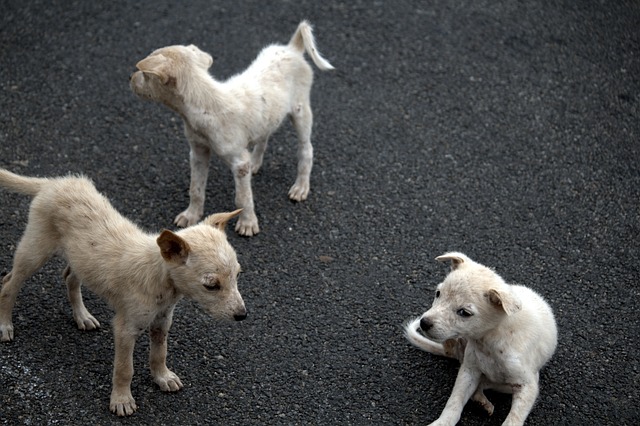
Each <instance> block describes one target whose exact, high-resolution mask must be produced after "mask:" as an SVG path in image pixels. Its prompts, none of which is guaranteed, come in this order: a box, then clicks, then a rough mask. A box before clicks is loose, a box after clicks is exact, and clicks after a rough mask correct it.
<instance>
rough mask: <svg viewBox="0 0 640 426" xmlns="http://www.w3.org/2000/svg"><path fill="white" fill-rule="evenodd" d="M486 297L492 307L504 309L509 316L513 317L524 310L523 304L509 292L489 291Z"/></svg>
mask: <svg viewBox="0 0 640 426" xmlns="http://www.w3.org/2000/svg"><path fill="white" fill-rule="evenodd" d="M485 296H486V297H487V299H489V302H490V303H491V305H493V306H494V307H496V308H498V309H502V310H503V311H504V312H505V313H506V314H507V315H512V314H515V313H516V312H518V311H519V310H520V309H522V303H521V302H520V299H518V298H517V297H516V296H515V295H513V294H512V293H511V292H509V291H498V290H495V289H491V290H489V291H488V292H487V293H486V294H485Z"/></svg>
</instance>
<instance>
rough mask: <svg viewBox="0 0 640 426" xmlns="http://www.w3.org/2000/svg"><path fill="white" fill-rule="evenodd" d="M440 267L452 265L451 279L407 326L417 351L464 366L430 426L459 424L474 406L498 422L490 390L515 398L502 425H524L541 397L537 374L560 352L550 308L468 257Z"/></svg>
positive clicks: (452, 257)
mask: <svg viewBox="0 0 640 426" xmlns="http://www.w3.org/2000/svg"><path fill="white" fill-rule="evenodd" d="M436 259H437V260H438V261H441V262H446V261H451V269H452V271H451V273H449V275H447V277H446V278H445V280H444V281H443V282H442V283H440V284H439V285H438V287H437V289H436V294H435V299H434V301H433V304H432V306H431V308H430V309H429V310H428V311H427V312H425V313H424V314H423V315H422V316H421V317H418V318H416V319H414V320H412V321H410V322H408V323H407V324H406V325H405V336H406V337H407V339H408V340H409V341H410V342H411V343H412V344H414V345H415V346H417V347H418V348H420V349H422V350H425V351H427V352H431V353H433V354H436V355H441V356H448V357H451V358H457V359H458V360H459V361H460V362H461V366H460V370H459V372H458V377H457V378H456V382H455V385H454V387H453V391H452V393H451V396H450V397H449V400H448V401H447V404H446V406H445V408H444V411H443V412H442V414H441V415H440V418H438V419H437V420H436V421H435V422H433V423H431V424H432V425H452V426H453V425H455V424H456V423H458V421H459V420H460V415H461V414H462V410H463V408H464V406H465V404H466V403H467V401H468V400H469V398H472V399H473V400H474V401H477V402H479V403H480V404H481V405H482V406H483V407H484V408H485V409H486V410H487V411H488V412H489V414H492V413H493V405H492V404H491V402H489V400H488V399H487V398H486V397H485V395H484V393H483V391H484V389H494V390H497V391H500V392H506V393H512V394H513V401H512V404H511V411H510V412H509V415H508V417H507V418H506V420H505V421H504V423H503V425H522V424H524V421H525V419H526V418H527V415H528V414H529V412H530V411H531V408H532V407H533V405H534V403H535V401H536V398H537V396H538V379H539V371H540V369H541V368H542V366H543V365H544V364H545V363H546V362H547V361H548V360H549V359H550V358H551V356H552V355H553V353H554V352H555V348H556V345H557V329H556V323H555V319H554V316H553V312H552V311H551V308H550V307H549V305H548V304H547V303H546V302H545V301H544V300H543V299H542V297H540V296H539V295H538V294H537V293H535V292H534V291H532V290H531V289H529V288H527V287H523V286H518V285H509V284H507V283H505V282H504V280H503V279H502V278H501V277H500V276H499V275H498V274H496V273H495V272H494V271H493V270H492V269H490V268H487V267H486V266H483V265H480V264H479V263H476V262H474V261H473V260H471V259H469V258H468V257H467V256H465V255H464V254H462V253H455V252H454V253H447V254H444V255H442V256H439V257H437V258H436ZM418 330H422V332H423V333H424V335H423V334H422V333H420V332H419V331H418ZM425 335H426V337H425Z"/></svg>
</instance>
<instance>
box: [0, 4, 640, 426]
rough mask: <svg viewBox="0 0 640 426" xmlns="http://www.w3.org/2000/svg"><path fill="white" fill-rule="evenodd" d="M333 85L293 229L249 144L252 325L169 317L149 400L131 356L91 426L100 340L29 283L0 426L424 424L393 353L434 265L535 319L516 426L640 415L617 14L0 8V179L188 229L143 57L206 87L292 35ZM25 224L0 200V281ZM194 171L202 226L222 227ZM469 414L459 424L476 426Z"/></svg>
mask: <svg viewBox="0 0 640 426" xmlns="http://www.w3.org/2000/svg"><path fill="white" fill-rule="evenodd" d="M302 19H308V20H310V21H311V23H312V24H313V25H314V27H315V34H316V41H317V44H318V48H319V49H320V51H321V52H322V53H323V54H324V56H325V57H326V58H327V59H329V61H330V62H331V63H332V64H333V65H334V66H335V67H336V71H333V72H319V71H317V69H316V78H315V83H314V88H313V93H312V106H313V109H314V117H315V123H314V134H313V142H314V147H315V156H316V157H315V165H314V170H313V173H312V192H311V194H310V198H309V199H308V200H307V201H306V202H304V203H299V204H296V203H292V202H290V201H289V200H288V198H287V191H288V189H289V187H290V185H291V184H292V183H293V181H294V178H295V146H296V142H295V134H294V132H293V130H292V127H291V125H290V124H289V123H288V122H287V123H285V125H284V126H283V127H282V128H281V130H279V131H278V132H277V133H276V134H274V135H273V137H272V138H271V142H270V147H269V150H268V151H267V154H266V157H265V163H264V165H263V168H262V170H261V171H260V173H259V174H258V175H257V176H256V177H255V179H254V182H253V188H254V193H255V202H256V207H257V213H258V217H259V219H260V226H261V233H260V234H259V235H258V236H257V237H254V238H249V239H248V238H242V237H238V236H237V235H235V234H234V233H233V232H232V231H229V232H228V234H229V239H230V241H231V243H232V244H233V246H234V247H235V248H236V250H237V252H238V256H239V260H240V262H241V264H242V266H243V270H244V273H243V274H242V276H241V279H240V289H241V292H242V293H243V296H244V298H245V302H246V304H247V307H248V309H249V311H250V313H249V318H248V319H247V320H246V321H244V322H242V323H223V322H216V321H214V320H212V319H211V318H210V317H209V316H207V315H206V314H205V313H204V312H203V311H202V310H200V309H199V308H198V307H197V305H195V304H194V303H192V302H188V301H183V302H181V303H180V304H179V305H178V308H177V310H176V315H175V322H174V325H173V328H172V330H171V334H170V336H169V360H168V362H169V365H170V367H171V368H172V369H173V370H174V371H175V372H176V373H178V374H179V375H180V377H181V379H182V381H183V383H184V384H185V388H184V389H183V390H181V391H180V392H178V393H175V394H166V393H163V392H161V391H160V390H159V389H158V388H157V386H156V385H155V384H154V383H153V381H152V380H151V377H150V375H149V373H148V367H147V351H148V339H147V337H146V336H144V337H142V338H140V340H139V341H138V345H137V347H136V351H135V354H134V361H135V368H136V374H135V376H134V379H133V384H132V391H133V395H134V397H135V398H136V401H137V403H138V405H139V410H138V412H136V414H135V415H134V416H133V417H132V418H126V419H121V418H117V417H116V416H114V415H112V414H111V413H110V412H109V409H108V404H109V395H110V389H111V369H112V360H113V338H112V335H111V325H110V322H109V320H110V318H111V316H112V312H111V311H110V309H109V308H108V306H107V305H106V304H104V303H103V302H102V301H100V300H98V299H97V298H95V297H93V296H92V295H91V294H90V293H89V292H88V291H85V295H86V303H87V306H88V308H89V309H90V310H91V311H92V313H93V314H94V315H95V316H96V317H97V318H98V319H99V320H100V321H101V322H102V325H103V327H102V329H101V330H99V331H95V332H82V331H80V330H77V329H76V328H75V325H74V323H73V319H72V317H71V312H70V308H69V305H68V303H67V301H66V296H65V290H64V286H63V282H62V280H61V276H60V273H61V271H62V269H63V266H64V265H63V263H62V262H61V261H60V260H59V259H54V260H52V261H50V262H49V263H47V265H46V266H45V267H44V268H42V269H41V270H40V271H39V272H38V273H37V274H36V275H34V277H33V278H31V279H30V280H29V281H28V282H27V283H26V285H25V287H24V288H23V290H22V292H21V294H20V297H19V299H18V304H17V306H16V309H15V311H14V325H15V327H16V335H15V337H16V338H15V341H14V342H12V343H9V344H2V345H0V422H3V423H5V424H26V425H43V424H85V425H89V424H92V425H98V424H99V425H110V424H114V425H118V424H122V425H130V424H149V425H151V424H153V425H178V424H185V425H187V424H188V425H197V424H221V425H254V424H255V425H261V424H269V425H271V424H273V425H338V424H340V425H365V424H366V425H370V424H389V425H411V424H427V423H429V422H430V421H432V420H434V419H435V418H437V416H438V415H439V413H440V411H441V410H442V409H443V407H444V404H445V402H446V400H447V398H448V396H449V394H450V391H451V388H452V386H453V381H454V379H455V375H456V371H457V364H456V363H455V362H453V361H450V360H447V359H443V358H438V357H435V356H432V355H429V354H426V353H423V352H420V351H418V350H417V349H414V348H412V347H411V346H410V345H409V344H408V343H407V342H406V341H405V339H404V338H403V336H402V329H401V326H402V324H403V322H404V321H405V320H407V319H409V318H411V317H414V316H417V315H419V314H420V313H422V312H423V311H424V310H426V309H427V307H428V306H429V305H430V303H431V299H432V290H433V288H434V286H435V285H436V284H437V283H438V282H440V280H442V278H443V277H444V276H445V274H446V267H445V266H443V265H440V264H438V263H437V262H435V261H434V258H435V257H436V256H437V255H440V254H442V253H444V252H446V251H449V250H459V251H463V252H465V253H467V254H468V255H469V256H471V257H472V258H474V259H475V260H477V261H479V262H481V263H484V264H487V265H490V266H493V267H495V268H496V270H497V271H498V272H499V273H501V274H502V275H503V276H504V277H505V279H506V280H507V281H509V282H514V283H521V284H525V285H528V286H530V287H532V288H534V289H535V290H537V291H539V292H540V293H541V294H543V295H544V296H545V298H546V299H547V300H548V301H549V303H550V304H551V305H552V307H553V308H554V310H555V313H556V316H557V322H558V326H559V338H560V341H559V346H558V350H557V352H556V354H555V356H554V358H553V359H552V360H551V362H550V363H549V364H548V365H547V366H546V368H545V369H544V370H543V371H542V373H541V394H540V397H539V399H538V402H537V404H536V406H535V407H534V409H533V411H532V413H531V415H530V416H529V418H528V421H527V424H528V425H545V426H547V425H581V426H582V425H632V424H637V422H638V421H639V420H638V419H639V418H640V415H639V413H638V400H639V398H640V395H639V392H638V383H639V381H640V372H639V362H638V361H639V356H638V347H639V340H640V339H639V334H640V324H639V322H640V321H639V319H638V318H639V316H638V304H639V297H638V296H639V292H640V290H639V287H638V284H639V277H640V271H639V265H640V263H639V259H640V243H639V241H638V236H639V235H640V219H639V216H640V204H639V200H640V144H639V142H640V120H639V119H640V79H639V78H640V56H639V52H640V31H639V28H640V4H639V3H638V2H637V1H629V0H619V1H609V2H605V1H591V0H585V1H575V0H559V1H553V0H551V1H546V0H531V1H526V2H523V1H503V0H498V1H488V0H476V1H466V0H465V1H448V0H434V1H429V2H426V1H403V0H398V1H393V2H384V1H360V0H354V1H345V2H336V1H331V0H328V1H323V2H315V1H307V0H298V1H295V2H289V1H282V2H264V1H258V0H249V1H238V2H227V1H211V0H206V1H204V0H202V1H185V2H175V3H173V2H168V1H165V0H156V1H154V2H129V1H124V0H111V1H108V2H106V1H105V2H102V1H100V2H99V1H79V0H78V1H31V0H3V1H2V2H0V166H2V167H5V168H8V169H10V170H12V171H15V172H18V173H21V174H26V175H34V176H56V175H65V174H68V173H83V174H85V175H87V176H89V177H90V178H92V179H93V180H94V181H95V184H96V186H97V187H98V189H99V190H101V191H102V192H103V193H104V194H105V195H107V196H108V197H109V198H110V199H111V201H112V203H113V204H114V206H115V207H116V208H117V209H118V210H119V211H121V212H122V213H123V214H124V215H125V216H127V217H129V218H130V219H132V220H133V221H135V222H136V223H137V224H139V225H140V226H141V227H143V228H144V229H148V230H159V229H161V228H163V227H169V228H171V227H172V220H173V218H174V217H175V215H176V214H177V213H179V212H180V211H182V210H183V209H184V208H185V207H186V205H187V203H188V194H187V190H188V185H189V170H188V169H189V166H188V146H187V143H186V141H185V138H184V135H183V133H182V126H181V122H180V120H179V118H178V117H177V116H175V115H174V114H173V113H172V112H171V111H169V110H167V109H166V108H163V107H161V106H159V105H155V104H151V103H146V102H142V101H140V100H139V99H137V98H136V97H135V96H134V95H133V94H132V93H131V92H130V90H129V87H128V76H129V75H130V73H131V72H132V71H134V69H135V68H134V65H135V63H136V62H137V61H138V60H140V59H141V58H143V57H144V56H146V55H147V54H148V53H149V52H150V51H151V50H153V49H155V48H158V47H162V46H165V45H169V44H176V43H181V44H182V43H194V44H197V45H198V46H200V47H201V48H202V49H203V50H205V51H208V52H210V53H211V54H212V55H213V57H214V65H213V68H212V70H211V72H212V74H214V75H215V76H216V77H217V78H219V79H224V78H227V77H229V76H231V75H233V74H234V73H237V72H239V71H241V70H242V69H244V68H245V67H246V66H247V65H248V64H249V63H250V61H251V60H252V59H253V58H254V57H255V55H256V54H257V52H258V51H259V50H260V49H261V48H262V47H263V46H265V45H267V44H269V43H272V42H287V41H288V40H289V38H290V37H291V35H292V34H293V31H294V30H295V28H296V26H297V24H298V22H299V21H300V20H302ZM28 205H29V200H28V199H27V197H25V196H22V195H17V194H12V193H8V192H6V191H4V190H0V245H1V247H0V273H1V274H2V275H4V274H6V273H7V272H8V271H9V270H10V269H11V262H12V257H13V252H14V249H15V245H16V244H17V242H18V241H19V238H20V235H21V233H22V231H23V229H24V226H25V224H26V220H27V213H28ZM233 207H234V206H233V180H232V177H231V174H230V172H229V171H228V170H227V168H226V167H225V166H224V165H222V164H221V162H220V161H218V160H217V159H216V160H214V161H212V165H211V171H210V176H209V186H208V189H207V201H206V206H205V208H206V211H207V212H214V211H221V210H230V209H233ZM490 399H491V400H492V401H493V403H494V404H495V406H496V411H495V413H494V415H493V416H492V417H488V416H487V415H486V414H485V413H484V412H483V411H482V410H481V408H479V406H478V405H477V404H475V403H472V402H471V403H469V404H467V406H466V408H465V410H464V412H463V415H462V419H461V421H460V424H462V425H469V426H471V425H499V424H501V422H502V421H503V420H504V418H505V417H506V415H507V413H508V410H509V405H510V401H511V398H510V396H508V395H502V394H495V393H494V394H491V395H490Z"/></svg>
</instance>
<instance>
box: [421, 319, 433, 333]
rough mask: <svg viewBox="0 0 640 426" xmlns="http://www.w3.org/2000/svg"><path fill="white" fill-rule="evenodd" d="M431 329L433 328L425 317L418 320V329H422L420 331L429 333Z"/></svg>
mask: <svg viewBox="0 0 640 426" xmlns="http://www.w3.org/2000/svg"><path fill="white" fill-rule="evenodd" d="M431 327H433V323H432V322H431V320H429V319H427V318H425V317H422V318H420V329H422V331H429V329H430V328H431Z"/></svg>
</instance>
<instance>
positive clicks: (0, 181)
mask: <svg viewBox="0 0 640 426" xmlns="http://www.w3.org/2000/svg"><path fill="white" fill-rule="evenodd" d="M48 181H49V179H47V178H33V177H26V176H20V175H17V174H15V173H11V172H10V171H8V170H5V169H0V186H3V187H5V188H7V189H8V190H10V191H13V192H19V193H21V194H27V195H30V196H32V197H35V196H36V195H37V194H38V192H40V189H41V188H42V186H43V185H44V184H46V183H47V182H48Z"/></svg>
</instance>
